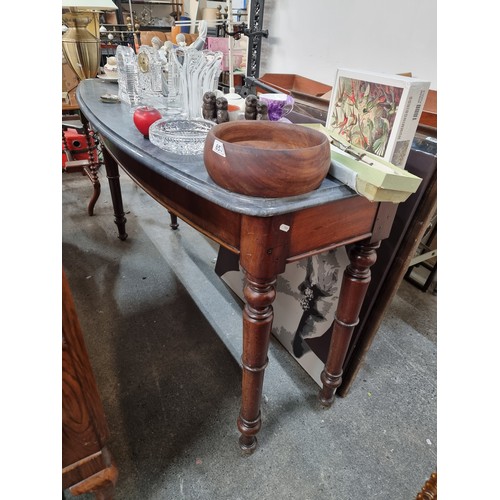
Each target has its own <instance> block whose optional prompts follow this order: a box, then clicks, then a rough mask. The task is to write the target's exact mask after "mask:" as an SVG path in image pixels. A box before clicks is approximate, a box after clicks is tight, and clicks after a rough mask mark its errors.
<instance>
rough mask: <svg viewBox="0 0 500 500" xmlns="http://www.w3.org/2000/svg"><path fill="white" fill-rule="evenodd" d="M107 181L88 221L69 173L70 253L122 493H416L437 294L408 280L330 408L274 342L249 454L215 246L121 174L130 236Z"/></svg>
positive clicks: (152, 498) (212, 498)
mask: <svg viewBox="0 0 500 500" xmlns="http://www.w3.org/2000/svg"><path fill="white" fill-rule="evenodd" d="M101 180H102V194H101V197H100V198H99V200H98V202H97V205H96V209H95V215H94V216H93V217H89V216H88V215H87V214H86V205H87V202H88V200H89V197H90V195H91V191H92V188H91V185H90V183H89V181H88V179H87V178H86V177H83V176H82V175H80V174H77V173H73V174H63V175H62V203H63V209H62V213H63V221H62V245H63V249H62V250H63V252H62V255H63V266H64V269H65V271H66V274H67V276H68V279H69V282H70V286H71V288H72V292H73V296H74V299H75V303H76V307H77V311H78V314H79V318H80V323H81V326H82V330H83V332H84V336H85V342H86V345H87V348H88V351H89V355H90V360H91V363H92V366H93V369H94V373H95V377H96V379H97V383H98V386H99V390H100V393H101V396H102V401H103V404H104V409H105V413H106V417H107V421H108V425H109V428H110V431H111V440H110V443H109V448H110V450H111V452H112V453H113V455H114V457H115V460H116V463H117V465H118V468H119V472H120V476H119V479H118V484H117V488H116V499H117V500H159V499H175V500H177V499H193V500H194V499H202V500H204V499H207V500H216V499H230V500H238V499H240V500H254V499H273V500H280V499H300V500H315V499H320V498H321V499H325V498H327V499H336V500H365V499H366V500H369V499H370V500H371V499H374V498H379V499H385V500H408V499H412V498H415V496H416V494H417V493H418V491H420V489H421V487H422V486H423V484H424V482H425V480H426V479H427V478H428V477H429V475H430V474H431V472H433V471H434V470H435V469H436V463H437V458H436V447H437V443H436V296H435V295H434V294H433V293H423V292H421V291H419V290H417V289H416V288H415V287H413V286H412V285H410V284H409V283H406V282H403V283H402V285H401V288H400V290H399V292H398V295H397V296H396V298H395V299H394V302H393V304H392V306H391V307H390V309H389V311H388V312H387V314H386V317H385V319H384V321H383V323H382V325H381V328H380V330H379V332H378V334H377V337H376V338H375V341H374V343H373V345H372V347H371V349H370V352H369V353H368V356H367V359H366V362H365V364H364V366H363V368H362V370H361V372H360V373H359V375H358V378H357V379H356V381H355V383H354V385H353V387H352V389H351V391H350V393H349V394H348V396H347V397H345V398H337V400H336V402H335V404H334V406H333V407H332V408H330V409H328V410H325V409H322V408H321V407H320V405H319V404H318V402H317V392H318V386H317V385H316V383H315V382H314V381H313V380H312V379H311V378H310V377H309V376H308V375H307V373H305V372H304V371H303V369H302V368H301V367H300V366H299V365H298V364H297V363H296V362H295V361H294V360H293V358H291V356H290V355H289V354H288V353H287V352H286V351H285V350H284V348H283V347H282V346H281V345H280V344H279V343H278V342H277V341H275V340H274V339H272V342H271V347H270V354H269V358H270V363H269V367H268V369H267V370H266V378H265V381H264V396H263V402H262V418H263V427H262V430H261V432H260V434H259V444H258V449H257V451H256V452H255V453H254V454H253V455H251V456H245V455H242V453H241V452H240V450H239V447H238V444H237V443H238V431H237V429H236V418H237V415H238V411H239V401H240V383H241V375H240V368H239V364H238V362H237V361H236V359H238V357H239V354H240V353H241V346H240V344H241V334H240V332H241V306H240V304H239V303H238V301H237V300H236V299H234V297H233V296H232V294H231V292H229V291H228V289H227V288H226V286H225V285H224V284H223V283H222V282H221V280H220V279H219V278H218V277H217V276H216V275H215V273H214V265H215V259H216V256H217V247H216V246H214V245H213V244H212V243H211V242H209V241H208V240H207V239H206V238H204V237H203V236H201V235H199V234H198V233H197V232H196V231H194V230H192V229H191V228H190V227H189V226H187V225H186V224H184V223H182V222H181V226H180V229H179V230H178V231H171V230H170V228H169V218H168V214H167V212H166V211H165V209H163V208H162V207H161V206H159V205H158V204H156V202H154V201H153V200H152V199H150V198H149V197H148V196H147V195H146V194H144V193H143V192H142V191H141V190H140V189H139V188H137V187H136V186H135V185H134V184H133V183H132V182H131V181H130V179H129V178H128V177H127V175H126V174H122V176H121V182H122V191H123V197H124V205H125V210H126V212H127V215H126V216H127V220H128V222H127V232H128V234H129V238H128V239H127V240H126V241H125V242H122V241H120V240H119V239H118V238H117V231H116V226H115V224H114V222H113V211H112V205H111V199H110V195H109V188H108V185H107V181H106V179H105V175H104V171H101ZM64 495H65V497H66V498H67V499H70V498H73V497H72V496H71V495H70V493H69V492H68V491H66V492H64ZM78 498H81V499H87V498H88V499H89V498H93V497H92V496H91V495H82V496H80V497H78Z"/></svg>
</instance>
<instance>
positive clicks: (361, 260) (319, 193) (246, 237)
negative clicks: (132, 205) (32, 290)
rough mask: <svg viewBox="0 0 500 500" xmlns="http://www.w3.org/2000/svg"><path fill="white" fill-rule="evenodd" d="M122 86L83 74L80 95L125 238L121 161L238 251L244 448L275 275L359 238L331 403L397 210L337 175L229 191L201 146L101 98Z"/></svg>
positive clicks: (326, 376) (154, 192)
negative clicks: (144, 129)
mask: <svg viewBox="0 0 500 500" xmlns="http://www.w3.org/2000/svg"><path fill="white" fill-rule="evenodd" d="M116 92H117V87H116V84H111V83H106V82H103V81H101V80H84V81H83V82H82V83H81V84H80V85H79V87H78V91H77V98H78V102H79V104H80V108H81V111H82V112H83V113H84V114H85V116H86V117H87V119H88V120H89V121H90V122H91V124H92V126H93V127H94V128H95V129H96V130H97V131H98V132H99V134H100V136H101V139H102V143H103V145H104V148H103V154H104V161H105V166H106V172H107V176H108V181H109V185H110V191H111V196H112V200H113V208H114V213H115V222H116V224H117V226H118V232H119V237H120V238H121V239H125V238H126V237H127V233H126V232H125V223H126V219H125V216H124V210H123V202H122V198H121V191H120V184H119V170H118V165H120V166H121V168H122V169H123V170H124V171H125V172H126V173H127V174H128V175H129V176H130V177H131V178H132V179H133V180H134V181H135V183H137V184H138V185H139V186H141V187H142V189H144V191H146V192H147V193H148V194H149V195H150V196H151V197H152V198H154V199H155V200H156V201H158V202H159V203H160V204H161V205H163V206H164V207H165V208H167V210H168V211H169V212H170V213H171V214H173V215H175V216H178V217H179V218H181V219H182V220H184V221H185V222H186V223H188V224H190V225H191V226H192V227H194V228H195V229H197V230H198V231H200V232H201V233H203V234H204V235H206V236H207V237H209V238H211V239H212V240H214V241H216V242H217V243H219V244H220V245H223V246H224V247H226V248H227V249H229V250H230V251H232V252H234V253H236V254H238V255H239V259H240V264H241V267H242V268H243V270H244V273H245V285H244V296H245V301H246V304H245V307H244V310H243V354H242V359H241V363H242V366H243V371H242V403H241V410H240V415H239V417H238V429H239V430H240V432H241V437H240V446H241V448H242V449H243V450H245V451H249V452H251V451H253V450H254V449H255V446H256V434H257V433H258V431H259V430H260V427H261V416H260V401H261V395H262V383H263V378H264V370H265V367H266V365H267V352H268V346H269V339H270V332H271V325H272V320H273V309H272V303H273V301H274V299H275V295H276V291H275V284H276V278H277V275H278V274H280V273H282V272H283V271H284V270H285V266H286V264H287V263H289V262H293V261H296V260H299V259H302V258H304V257H307V256H310V255H314V254H317V253H320V252H324V251H326V250H329V249H333V248H336V247H338V246H342V245H346V244H349V243H355V244H354V245H352V246H351V247H350V252H349V257H350V261H351V263H350V265H349V266H348V267H347V269H346V272H345V273H344V277H343V282H342V287H341V292H340V297H339V304H338V308H337V313H336V317H335V321H334V324H333V334H332V343H331V346H330V352H329V356H328V360H327V362H326V364H325V369H324V371H323V374H322V381H323V388H322V389H321V391H320V401H321V403H322V404H323V405H326V406H328V405H330V404H332V402H333V399H334V395H335V391H336V388H337V387H338V386H339V385H340V383H341V380H342V379H341V377H342V364H343V361H344V358H345V355H346V352H347V348H348V345H349V341H350V339H351V335H352V330H353V328H354V326H355V325H356V323H357V320H358V315H359V310H360V308H361V305H362V302H363V299H364V295H365V292H366V288H367V287H368V284H369V281H370V270H369V268H370V266H371V265H372V264H373V263H374V262H375V259H376V249H377V248H378V246H379V244H380V241H379V240H381V239H383V238H386V237H387V236H388V234H389V231H390V227H391V225H392V219H393V210H391V209H390V207H389V206H387V204H380V203H372V202H369V201H368V200H366V199H365V198H362V197H360V196H358V195H356V194H355V193H354V192H353V191H352V190H350V189H349V188H348V187H347V186H345V185H343V184H341V183H340V182H338V181H337V180H335V179H332V178H330V177H327V178H326V179H325V180H324V181H323V183H322V185H321V186H320V187H319V188H318V189H317V190H315V191H314V192H312V193H308V194H306V195H301V196H294V197H289V198H280V199H264V198H254V197H248V196H242V195H239V194H235V193H231V192H229V191H226V190H224V189H222V188H220V187H218V186H217V185H216V184H215V183H214V182H213V181H212V180H211V179H210V177H209V176H208V174H207V172H206V169H205V168H204V164H203V156H202V155H198V156H180V155H174V154H171V153H168V152H165V151H162V150H161V149H159V148H157V147H156V146H154V145H153V144H151V143H150V142H149V141H148V140H146V139H144V138H143V137H142V135H141V134H140V133H139V132H138V131H137V129H136V128H135V127H134V125H133V122H132V113H131V112H130V107H129V106H127V105H126V104H124V103H119V104H107V103H102V102H101V101H100V100H99V96H100V95H102V94H104V93H116Z"/></svg>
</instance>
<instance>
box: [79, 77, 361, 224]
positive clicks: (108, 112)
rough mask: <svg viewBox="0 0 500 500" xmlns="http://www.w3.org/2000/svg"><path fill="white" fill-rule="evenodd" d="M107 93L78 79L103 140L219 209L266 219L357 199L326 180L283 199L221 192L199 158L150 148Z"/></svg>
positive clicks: (103, 86)
mask: <svg viewBox="0 0 500 500" xmlns="http://www.w3.org/2000/svg"><path fill="white" fill-rule="evenodd" d="M107 93H108V94H118V84H116V83H110V82H106V81H104V80H100V79H88V80H83V81H82V82H81V83H80V84H79V86H78V90H77V100H78V104H79V106H80V109H81V111H82V112H83V114H84V115H85V116H86V117H87V119H88V120H89V122H90V123H91V124H92V127H93V128H94V129H95V130H96V131H97V132H99V133H100V134H101V135H102V136H103V137H104V139H105V140H108V141H110V142H111V143H112V144H113V145H114V146H115V147H117V148H118V149H120V150H122V151H123V152H124V153H126V154H127V155H129V156H131V157H133V158H134V159H135V160H137V161H139V162H141V163H142V164H143V165H144V167H145V168H149V169H152V170H153V171H155V172H157V173H159V174H161V175H162V176H164V177H166V178H167V179H169V180H171V181H172V182H175V183H176V184H179V185H180V186H182V187H184V188H186V189H188V190H190V191H191V192H193V193H195V194H197V195H199V196H201V197H203V198H205V199H207V200H209V201H211V202H213V203H215V204H217V205H219V206H222V207H223V208H226V209H228V210H231V211H233V212H238V213H242V214H245V215H252V216H257V217H270V216H274V215H279V214H283V213H288V212H295V211H298V210H303V209H305V208H309V207H314V206H318V205H322V204H325V203H329V202H331V201H335V200H341V199H345V198H350V197H352V196H357V195H356V194H355V193H354V192H353V191H352V190H351V189H350V188H348V187H347V186H345V185H344V184H342V183H341V182H340V181H338V180H336V179H334V178H332V177H330V176H327V177H326V178H325V180H324V181H323V183H322V184H321V185H320V187H319V188H318V189H316V190H314V191H312V192H310V193H307V194H304V195H299V196H292V197H287V198H257V197H253V196H244V195H240V194H236V193H232V192H230V191H227V190H226V189H223V188H221V187H219V186H218V185H217V184H215V183H214V182H213V181H212V179H211V178H210V177H209V175H208V173H207V171H206V169H205V165H204V163H203V155H202V154H201V155H177V154H174V153H169V152H167V151H164V150H162V149H160V148H159V147H157V146H155V145H154V144H152V143H151V142H150V141H149V140H147V139H145V138H144V137H143V136H142V134H141V133H140V132H139V131H138V130H137V128H136V127H135V125H134V123H133V119H132V118H133V114H132V112H131V108H130V106H129V105H127V104H126V103H122V102H119V103H105V102H102V101H101V100H100V96H101V95H103V94H107ZM125 170H126V167H125Z"/></svg>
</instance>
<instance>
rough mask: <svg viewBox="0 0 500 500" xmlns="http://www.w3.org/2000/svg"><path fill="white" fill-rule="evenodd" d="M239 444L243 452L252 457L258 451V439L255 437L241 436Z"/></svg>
mask: <svg viewBox="0 0 500 500" xmlns="http://www.w3.org/2000/svg"><path fill="white" fill-rule="evenodd" d="M239 444H240V448H241V451H243V452H244V453H245V454H247V455H251V454H252V453H253V452H254V451H255V450H256V449H257V438H256V437H255V436H244V435H243V434H242V435H241V436H240V439H239Z"/></svg>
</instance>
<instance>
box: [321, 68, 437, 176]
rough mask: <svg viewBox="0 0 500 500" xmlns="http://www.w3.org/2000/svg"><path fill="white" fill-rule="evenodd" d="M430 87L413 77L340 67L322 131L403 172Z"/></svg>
mask: <svg viewBox="0 0 500 500" xmlns="http://www.w3.org/2000/svg"><path fill="white" fill-rule="evenodd" d="M429 87H430V82H428V81H425V80H419V79H416V78H410V77H406V76H401V75H388V74H384V73H372V72H367V71H358V70H351V69H344V68H340V69H339V70H338V71H337V77H336V80H335V85H334V90H333V93H332V97H331V99H330V104H329V108H328V119H327V122H326V127H327V128H328V129H331V130H333V131H334V132H336V133H338V134H340V135H341V136H344V137H345V138H346V139H347V140H348V141H349V143H350V144H352V145H353V146H356V147H358V148H360V149H363V150H365V151H367V152H370V153H373V154H375V155H377V156H380V157H381V158H384V159H385V160H387V161H389V162H391V163H392V164H394V165H396V166H398V167H402V168H404V166H405V164H406V160H407V158H408V155H409V154H410V149H411V144H412V141H413V138H414V137H415V132H416V130H417V126H418V124H419V120H420V116H421V114H422V111H423V107H424V103H425V100H426V97H427V93H428V91H429Z"/></svg>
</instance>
